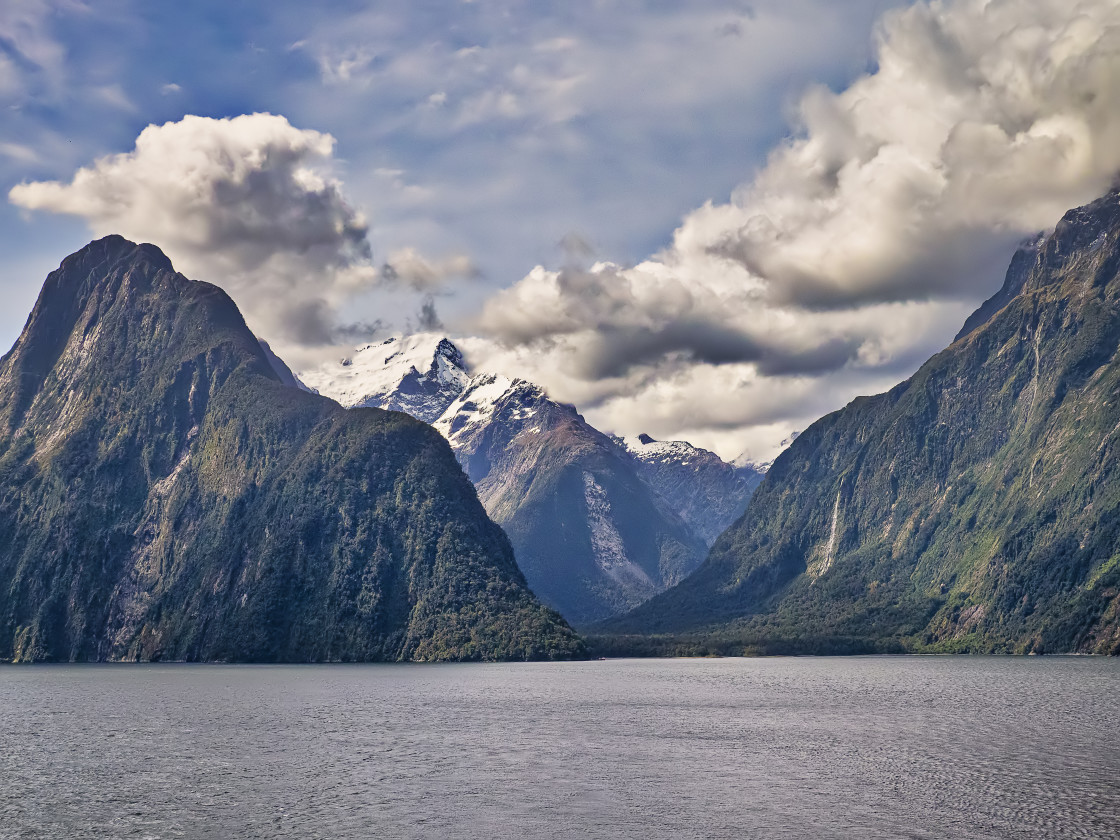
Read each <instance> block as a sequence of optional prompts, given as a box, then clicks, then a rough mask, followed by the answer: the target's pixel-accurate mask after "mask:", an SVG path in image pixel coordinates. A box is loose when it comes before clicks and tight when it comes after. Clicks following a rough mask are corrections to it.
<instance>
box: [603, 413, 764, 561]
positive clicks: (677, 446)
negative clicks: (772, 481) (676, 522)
mask: <svg viewBox="0 0 1120 840" xmlns="http://www.w3.org/2000/svg"><path fill="white" fill-rule="evenodd" d="M621 443H622V445H623V446H624V447H625V448H626V450H627V451H628V452H629V453H630V454H631V455H632V456H633V457H634V459H635V461H637V463H638V473H639V474H640V475H641V476H642V478H644V479H645V480H646V482H648V483H649V484H650V485H651V486H652V487H653V488H654V489H655V490H656V491H657V492H658V493H659V494H660V495H661V497H662V498H663V499H665V500H666V501H667V502H668V503H669V505H670V506H671V507H672V508H673V510H675V511H677V513H679V514H680V516H681V517H682V518H683V519H684V521H685V522H687V523H688V524H689V525H690V526H691V527H692V529H693V530H694V531H695V532H696V533H697V534H698V535H699V536H700V538H701V539H703V540H704V542H705V543H706V544H707V545H709V546H710V545H711V544H712V543H713V542H715V540H716V537H718V536H719V535H720V534H722V533H723V532H724V531H725V530H727V528H728V526H730V525H731V523H733V522H734V521H735V520H736V519H738V518H739V517H740V516H742V515H743V511H744V510H745V509H746V507H747V502H748V501H750V497H751V494H752V493H754V491H755V488H756V487H758V485H759V483H760V482H761V481H762V479H763V477H764V475H765V473H764V472H763V471H762V470H760V469H759V468H758V467H756V466H755V465H754V464H750V463H745V464H743V465H742V466H738V467H736V466H734V465H732V464H729V463H727V462H726V461H724V460H723V459H722V458H720V457H719V456H718V455H716V454H715V453H714V452H709V451H708V450H706V449H700V448H699V447H696V446H693V445H692V444H691V443H687V442H685V441H681V440H674V441H659V440H654V439H653V438H651V437H650V436H649V435H645V434H643V435H639V436H638V437H636V438H624V439H622V440H621Z"/></svg>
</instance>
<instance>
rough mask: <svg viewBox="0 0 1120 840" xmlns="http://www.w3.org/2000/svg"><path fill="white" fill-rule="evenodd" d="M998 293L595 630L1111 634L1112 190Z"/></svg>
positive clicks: (1097, 641)
mask: <svg viewBox="0 0 1120 840" xmlns="http://www.w3.org/2000/svg"><path fill="white" fill-rule="evenodd" d="M1032 251H1033V255H1032V253H1031V252H1032ZM1003 299H1006V303H1004V304H1003V305H1002V307H999V308H998V309H997V306H998V301H999V300H1003ZM986 306H987V309H983V308H982V309H981V314H980V315H979V316H978V317H976V318H975V319H970V321H971V323H970V325H969V327H968V328H967V329H966V330H965V331H962V335H961V337H960V338H959V339H958V340H957V341H955V342H954V343H953V344H952V345H951V346H950V347H949V348H948V349H946V350H945V351H943V352H941V353H939V354H938V355H936V356H934V357H933V358H932V359H931V360H930V361H928V362H927V363H926V364H925V365H924V366H923V367H922V368H921V369H920V370H919V371H918V372H917V373H916V374H915V375H914V376H913V377H911V378H910V379H909V380H907V381H906V382H903V383H902V384H900V385H898V386H897V387H895V388H894V389H892V390H891V391H890V392H888V393H885V394H880V395H878V396H875V397H862V398H859V399H857V400H855V401H853V402H852V403H851V404H850V405H848V406H847V407H846V408H844V409H842V410H840V411H838V412H835V413H833V414H830V415H828V416H827V417H825V418H823V419H821V420H819V421H818V422H817V423H814V424H813V425H812V426H811V427H810V428H809V429H807V430H806V431H805V432H804V433H803V434H802V435H800V436H799V437H798V438H797V440H795V441H794V442H793V443H792V445H791V446H790V447H789V449H788V450H786V451H785V452H784V453H783V454H782V455H781V456H779V457H778V459H777V460H776V461H775V462H774V464H773V466H772V468H771V469H770V470H769V472H768V474H767V476H766V478H765V479H764V480H763V482H762V484H761V485H760V486H759V488H758V490H757V492H756V493H755V494H754V496H753V497H752V499H751V502H750V504H749V505H748V507H747V511H746V513H745V515H744V516H743V517H742V518H741V519H740V520H739V521H738V522H737V523H736V524H735V525H734V526H732V528H731V529H729V530H728V531H727V532H726V533H724V534H723V535H722V536H721V537H720V538H719V539H718V540H717V541H716V543H715V546H714V547H713V549H712V552H711V554H710V556H709V557H708V559H707V560H706V561H705V563H704V564H703V565H702V566H701V567H700V568H699V569H698V570H697V571H696V572H695V573H694V574H693V575H691V576H690V577H689V578H687V579H686V580H685V581H683V582H682V583H681V584H680V585H678V586H677V587H675V588H674V589H671V590H669V591H668V592H666V593H664V594H662V595H660V596H658V597H657V598H654V599H653V600H652V601H650V602H649V603H647V604H644V605H642V606H641V607H639V608H637V609H636V610H634V611H633V612H631V613H630V614H629V615H627V616H623V617H621V618H619V619H616V620H614V621H612V622H608V623H606V624H605V625H604V626H603V628H602V629H603V630H604V631H605V632H608V633H614V634H620V633H662V634H685V635H689V634H691V636H692V637H693V638H701V637H703V638H707V639H709V640H712V641H713V643H714V644H716V646H717V648H719V649H727V650H742V649H744V648H749V649H761V650H774V651H776V650H789V651H797V650H801V651H806V650H844V649H846V650H891V649H897V650H904V649H905V650H932V651H1018V652H1054V651H1085V652H1101V653H1118V652H1120V193H1116V192H1114V193H1112V194H1110V195H1108V196H1106V197H1105V198H1103V199H1101V200H1099V201H1097V202H1094V203H1093V204H1090V205H1088V206H1086V207H1083V208H1080V209H1078V210H1074V211H1071V212H1070V213H1069V214H1067V215H1066V216H1065V218H1064V219H1063V220H1062V221H1061V223H1060V224H1059V225H1058V226H1057V228H1056V229H1055V230H1054V232H1053V233H1052V234H1050V235H1048V236H1047V237H1045V238H1044V239H1043V240H1042V241H1041V242H1040V243H1038V245H1037V247H1035V248H1033V249H1026V250H1023V251H1020V252H1019V254H1018V255H1017V256H1016V259H1015V260H1014V261H1013V262H1012V265H1011V268H1010V270H1009V272H1008V275H1007V281H1006V284H1005V287H1004V290H1003V293H1002V298H999V297H997V303H996V304H990V305H986ZM721 646H722V647H721Z"/></svg>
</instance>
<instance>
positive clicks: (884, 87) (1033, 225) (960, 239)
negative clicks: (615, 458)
mask: <svg viewBox="0 0 1120 840" xmlns="http://www.w3.org/2000/svg"><path fill="white" fill-rule="evenodd" d="M875 37H876V59H877V61H876V65H877V66H876V68H875V70H874V72H871V73H869V74H866V75H864V76H862V77H861V78H859V79H858V80H856V81H855V82H854V83H853V84H852V85H850V86H849V87H848V88H847V89H846V90H843V91H841V92H839V93H834V92H831V91H829V90H826V89H824V88H816V89H812V90H810V91H809V92H808V93H807V94H806V95H805V96H804V97H803V98H802V100H801V102H800V105H799V107H798V109H797V113H796V125H795V126H794V134H793V139H791V140H790V141H788V142H786V143H785V144H783V145H781V146H780V147H778V148H776V149H775V150H774V151H773V152H772V153H771V155H770V157H769V159H768V161H767V163H766V165H765V166H764V167H763V168H762V169H761V170H760V171H759V172H758V173H757V174H756V175H755V177H754V178H753V179H752V180H750V181H749V182H747V183H745V184H744V185H743V186H741V187H739V188H738V189H737V190H736V191H735V192H734V193H733V195H732V198H731V201H730V202H728V203H726V204H711V203H709V204H706V205H705V206H703V207H702V208H700V209H698V210H696V211H695V212H693V213H691V214H689V215H688V216H687V217H686V218H685V219H684V221H683V223H682V224H681V226H680V227H679V228H678V229H677V230H676V232H675V234H674V236H673V241H672V244H671V246H670V247H668V248H667V249H665V250H664V251H663V252H661V253H659V254H657V255H655V256H654V257H651V258H650V259H648V260H646V261H644V262H642V263H640V264H638V265H635V266H632V267H620V266H617V265H612V264H608V263H600V264H597V265H595V266H593V267H592V268H591V269H590V270H586V271H580V270H573V269H564V270H560V271H548V270H545V269H544V268H540V267H538V268H536V269H534V270H533V271H532V272H530V273H529V275H528V276H526V277H525V278H524V279H523V280H521V281H520V282H519V283H517V284H516V285H514V286H513V287H512V288H510V289H508V290H505V291H503V292H501V293H499V294H497V295H496V296H494V297H493V298H492V299H491V300H489V301H488V302H487V303H486V305H485V307H484V308H483V310H482V312H481V315H480V316H479V319H478V327H479V330H480V332H481V334H482V335H483V336H485V337H486V339H488V340H487V341H480V342H477V343H476V344H475V345H474V346H473V348H472V350H473V352H474V354H475V356H476V358H477V359H479V360H481V361H484V362H485V363H487V364H491V365H496V366H505V367H507V368H511V369H512V368H524V367H531V368H532V372H531V375H532V376H535V377H537V378H538V379H539V380H540V381H542V382H543V383H544V384H546V385H548V386H549V387H551V389H552V390H553V392H554V393H556V394H557V396H559V397H560V398H562V399H566V400H571V401H574V402H577V403H579V404H581V405H585V406H590V407H591V409H592V410H591V411H590V412H589V414H590V415H591V418H592V419H593V420H595V421H597V422H599V423H601V424H603V425H605V426H607V427H610V428H614V429H618V430H621V431H627V432H637V431H643V430H644V431H649V432H650V433H652V434H654V436H659V435H660V434H681V433H683V434H686V435H691V437H692V438H695V439H696V440H697V442H702V443H706V444H707V445H710V446H714V447H716V448H717V449H719V450H720V451H721V452H723V453H724V454H731V455H733V454H735V452H736V451H737V449H742V448H744V447H746V448H748V449H752V450H753V451H755V452H756V453H757V454H758V455H759V456H761V457H765V456H768V455H770V454H772V452H773V447H774V445H775V444H776V443H777V441H779V440H781V439H782V438H784V437H786V436H787V435H788V434H789V432H790V431H791V430H792V429H791V428H790V427H791V426H792V427H794V428H796V427H798V426H801V427H803V425H804V424H806V423H808V422H811V420H813V419H815V417H816V416H819V414H820V413H822V412H823V411H825V410H830V409H833V408H837V407H839V406H840V405H842V404H843V403H844V402H846V401H847V400H848V399H850V398H851V397H853V396H855V395H856V394H858V393H867V392H873V391H877V390H881V389H883V388H885V387H887V386H889V385H890V384H892V383H893V382H894V381H897V379H898V378H900V376H901V375H904V374H905V373H908V372H909V371H910V370H912V369H913V368H914V367H916V365H917V364H918V363H920V361H921V360H923V359H924V358H925V357H926V356H928V355H929V354H930V353H931V352H932V351H934V350H936V349H937V348H938V347H939V346H942V345H943V343H944V342H945V341H946V340H947V339H948V338H951V336H952V335H953V333H954V332H955V331H956V329H957V328H958V327H959V325H960V323H961V321H962V320H963V318H964V316H965V315H966V314H967V312H968V311H969V310H970V309H971V308H973V307H974V306H975V305H976V303H978V302H979V301H980V300H982V299H983V298H984V297H986V296H987V295H988V294H990V293H991V292H992V291H994V289H995V288H996V287H998V284H999V280H1000V277H1001V275H1002V271H1003V269H1005V268H1006V264H1007V262H1008V261H1009V259H1010V255H1011V251H1012V249H1013V246H1014V244H1015V243H1016V241H1018V240H1019V239H1021V238H1023V237H1024V236H1026V235H1029V234H1031V233H1034V232H1036V231H1038V230H1040V229H1045V228H1047V227H1050V226H1052V225H1053V224H1054V223H1055V222H1056V221H1057V220H1058V219H1059V218H1060V216H1061V214H1062V213H1063V212H1064V211H1065V210H1066V209H1068V208H1070V207H1072V206H1075V205H1078V204H1080V203H1083V202H1085V201H1088V200H1090V199H1092V198H1093V197H1095V196H1096V195H1097V194H1099V193H1101V192H1103V191H1104V190H1106V189H1107V188H1108V187H1109V185H1110V183H1111V182H1112V181H1113V179H1114V178H1115V177H1116V175H1117V173H1118V172H1120V4H1117V3H1115V2H1114V0H1073V2H1071V1H1070V0H956V2H928V3H925V2H923V3H918V4H916V5H914V6H912V7H910V8H908V9H905V10H898V11H891V12H888V13H887V14H885V15H884V17H883V18H882V19H881V21H880V23H879V26H878V27H877V31H876V35H875ZM783 426H784V427H783ZM639 427H641V428H639Z"/></svg>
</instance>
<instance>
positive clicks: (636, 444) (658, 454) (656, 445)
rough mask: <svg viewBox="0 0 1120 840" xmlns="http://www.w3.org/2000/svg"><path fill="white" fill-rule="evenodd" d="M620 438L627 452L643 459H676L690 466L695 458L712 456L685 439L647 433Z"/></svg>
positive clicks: (661, 460)
mask: <svg viewBox="0 0 1120 840" xmlns="http://www.w3.org/2000/svg"><path fill="white" fill-rule="evenodd" d="M620 440H621V442H622V445H623V447H625V449H626V451H627V452H629V453H630V454H631V455H633V456H634V457H635V458H638V459H639V460H642V461H649V462H652V461H660V462H666V461H674V462H676V463H679V464H681V465H683V466H688V465H689V464H690V463H691V461H692V459H694V458H698V457H705V456H708V457H710V453H709V452H708V451H707V450H704V449H700V448H698V447H696V446H693V445H692V444H691V443H688V442H687V441H683V440H654V439H653V438H652V437H650V436H649V435H647V434H640V435H638V436H637V437H624V438H621V439H620Z"/></svg>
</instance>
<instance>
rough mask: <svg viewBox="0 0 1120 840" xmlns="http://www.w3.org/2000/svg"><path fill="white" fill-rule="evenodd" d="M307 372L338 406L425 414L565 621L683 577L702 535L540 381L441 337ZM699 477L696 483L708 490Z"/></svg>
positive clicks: (636, 466) (735, 491) (700, 549)
mask: <svg viewBox="0 0 1120 840" xmlns="http://www.w3.org/2000/svg"><path fill="white" fill-rule="evenodd" d="M306 380H307V382H308V384H310V385H312V386H313V387H316V388H318V389H319V390H320V391H322V392H323V393H325V394H326V395H328V396H332V397H335V398H336V399H339V400H340V401H341V402H342V403H343V404H344V405H345V404H350V405H355V404H366V405H368V404H373V405H377V406H381V407H385V408H397V409H401V410H404V411H408V412H409V413H412V414H413V415H414V416H417V417H421V418H422V419H429V418H431V419H430V421H429V422H432V424H433V425H434V426H435V428H436V429H437V430H438V431H439V432H440V433H442V434H443V435H444V437H445V438H447V440H448V441H449V442H450V444H451V447H452V449H453V450H454V452H455V454H456V457H457V458H458V459H459V462H460V463H461V464H462V465H463V467H464V469H465V470H466V472H467V475H468V476H469V477H470V479H471V480H472V481H473V482H474V483H475V486H476V488H477V490H478V494H479V498H480V499H481V500H482V502H483V504H484V505H485V506H486V510H487V511H488V512H489V513H490V515H491V516H492V517H493V518H494V519H495V520H496V521H497V522H498V523H499V524H501V525H502V526H503V527H504V528H505V529H506V532H507V533H508V534H509V536H510V539H511V541H512V542H513V544H514V549H515V551H516V555H517V558H518V563H519V564H520V566H521V568H522V570H523V571H524V572H525V575H526V578H527V579H528V581H529V585H530V586H531V587H532V589H533V591H534V592H535V593H536V594H537V595H539V596H540V597H541V598H542V599H543V600H544V601H545V602H546V603H547V604H549V605H551V606H554V607H556V608H557V609H559V610H560V611H561V612H562V613H563V614H564V615H565V616H566V617H567V618H569V620H572V621H577V622H586V621H591V620H595V619H598V618H602V617H605V616H607V615H611V614H613V613H617V612H619V611H622V610H625V609H627V608H629V607H630V606H633V605H634V604H636V603H639V602H640V601H642V600H644V599H645V598H648V597H649V596H650V595H652V594H654V593H656V592H658V591H660V590H662V589H664V588H665V587H666V586H668V585H669V584H671V583H675V582H676V581H678V580H680V579H681V578H682V577H683V576H684V575H685V574H687V572H689V571H690V570H691V569H692V568H694V567H695V565H696V563H698V562H699V560H700V558H701V557H702V556H703V553H704V550H705V547H706V538H705V537H702V536H701V535H700V534H699V533H698V532H697V530H696V529H695V528H693V527H692V526H691V525H690V524H689V522H687V521H685V520H684V519H683V518H682V513H681V511H678V510H676V509H675V508H674V505H673V503H671V502H670V501H668V500H667V499H666V498H664V497H663V496H662V495H661V493H660V492H659V491H658V489H657V487H656V486H655V482H654V479H653V476H652V472H651V471H649V470H647V469H646V468H645V466H644V465H643V462H642V461H641V460H640V459H638V458H636V457H635V456H634V455H632V454H631V453H630V452H628V451H627V450H626V448H625V447H624V446H622V445H620V444H619V443H618V442H617V441H616V440H614V439H612V438H610V437H608V436H607V435H604V434H603V433H602V432H600V431H598V430H597V429H595V428H593V427H592V426H591V425H589V424H588V423H587V422H586V420H584V418H583V417H581V416H580V414H579V413H578V412H577V411H576V409H575V408H574V407H573V406H570V405H564V404H561V403H558V402H556V401H554V400H552V399H551V398H550V397H549V396H548V394H547V393H546V392H545V390H544V389H543V388H541V387H540V386H539V385H536V384H534V383H532V382H528V381H526V380H524V379H516V378H515V379H511V378H509V377H506V376H502V375H499V374H494V373H486V372H482V373H478V374H476V375H474V376H470V374H469V372H468V371H467V370H466V369H465V365H463V362H462V356H461V354H459V352H458V350H456V349H455V347H454V345H453V344H452V343H451V342H449V341H447V340H446V339H443V338H442V337H438V336H435V335H424V336H421V337H415V336H411V337H409V338H407V339H403V340H402V339H394V340H391V341H389V342H386V343H383V344H376V345H369V346H366V347H363V348H361V349H360V350H359V351H358V352H357V353H355V354H354V355H353V356H352V357H350V358H348V359H346V360H344V361H343V362H342V363H336V364H334V365H330V366H326V367H325V368H324V369H322V370H321V371H320V373H319V374H318V375H307V376H306ZM418 386H422V387H418ZM371 393H372V394H374V396H372V397H368V396H366V395H369V394H371ZM363 397H365V399H364V400H363ZM437 409H441V410H440V411H439V413H438V414H437ZM433 415H435V416H433ZM682 446H684V447H687V448H688V449H689V450H692V449H693V447H690V446H689V445H688V444H682ZM698 451H702V450H698ZM704 454H705V455H707V456H709V457H710V458H713V459H715V456H714V455H712V454H711V453H704ZM716 461H718V459H716ZM720 463H722V462H720ZM723 466H724V467H725V468H726V470H728V471H730V470H731V468H730V466H729V465H723ZM685 469H691V468H689V467H686V468H685ZM729 475H730V472H729ZM678 478H679V480H680V481H681V482H683V483H685V484H687V483H688V480H689V479H688V476H686V475H684V474H681V475H680V476H678ZM730 481H731V485H730V486H729V487H724V488H721V492H720V493H719V495H720V499H721V502H723V501H724V500H726V499H728V498H730V499H732V500H735V501H737V500H739V499H740V498H741V500H742V501H743V502H744V503H745V495H744V493H746V495H749V490H745V489H744V486H743V485H742V484H741V483H740V482H739V481H738V480H737V479H736V478H735V477H734V476H730ZM662 483H663V484H664V482H662ZM702 484H703V482H697V486H696V489H697V492H698V493H699V494H700V495H701V496H702V497H704V498H706V496H705V493H706V491H705V490H704V489H703V488H702V487H701V485H702ZM685 495H688V494H685ZM689 498H690V499H691V496H689ZM731 518H733V517H731ZM728 522H730V519H727V520H726V521H725V522H724V523H723V524H727V523H728ZM705 534H706V532H705ZM713 537H714V535H713Z"/></svg>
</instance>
